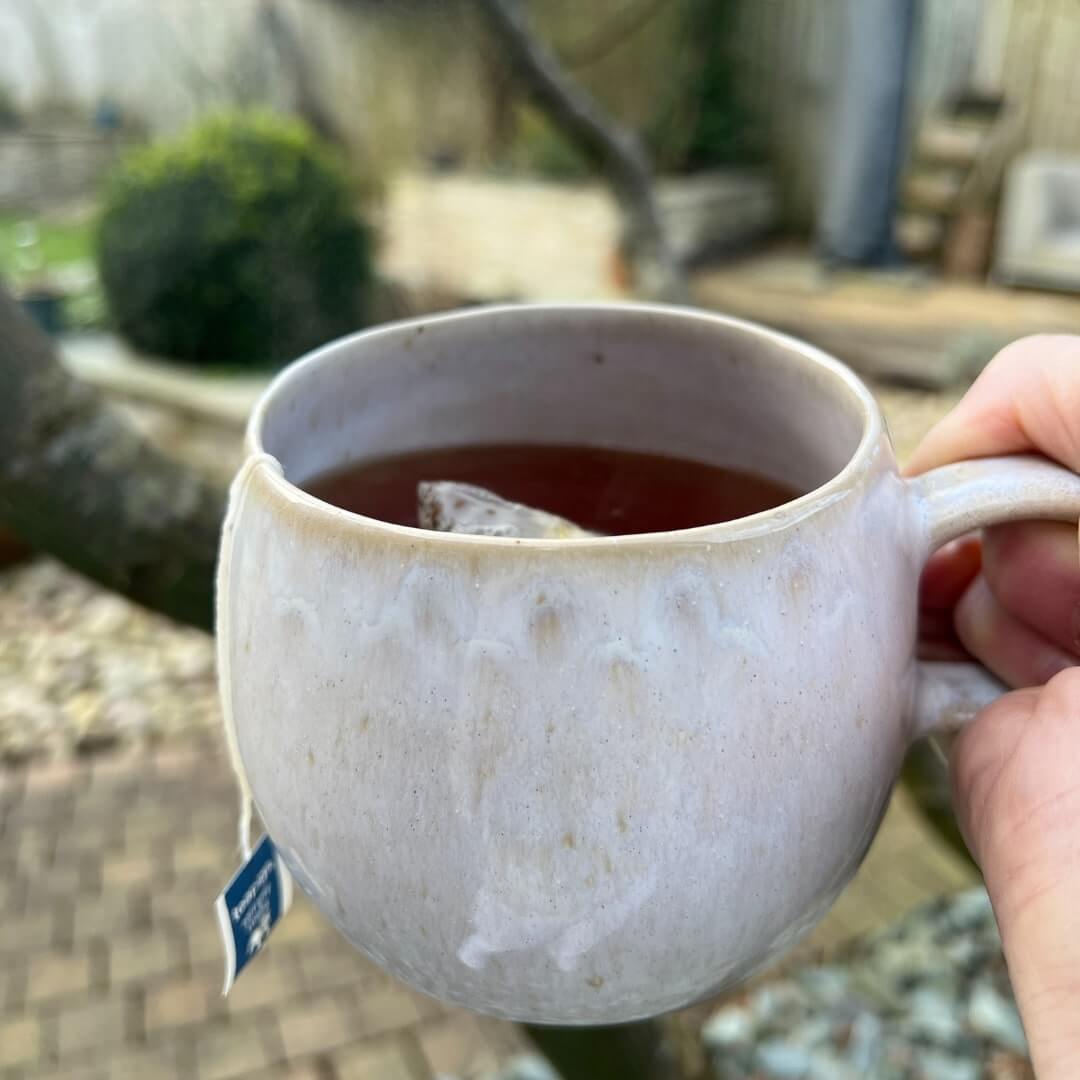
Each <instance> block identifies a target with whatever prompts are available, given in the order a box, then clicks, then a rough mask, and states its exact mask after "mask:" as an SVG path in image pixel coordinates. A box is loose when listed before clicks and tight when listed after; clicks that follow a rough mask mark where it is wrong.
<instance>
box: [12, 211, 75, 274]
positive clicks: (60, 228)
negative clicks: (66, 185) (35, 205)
mask: <svg viewBox="0 0 1080 1080" xmlns="http://www.w3.org/2000/svg"><path fill="white" fill-rule="evenodd" d="M22 223H30V224H32V225H33V226H34V227H35V228H36V230H37V234H38V248H39V250H40V252H41V255H42V258H43V259H44V262H45V266H46V267H47V268H49V269H56V268H58V267H62V266H70V265H71V264H72V263H78V262H84V261H89V260H90V259H92V258H93V250H94V249H93V233H94V223H93V221H90V220H85V221H51V220H50V219H49V218H47V217H34V216H28V215H23V214H10V213H7V214H0V273H4V274H12V273H16V272H17V271H18V268H19V262H18V252H19V246H18V243H17V238H18V234H19V226H20V224H22Z"/></svg>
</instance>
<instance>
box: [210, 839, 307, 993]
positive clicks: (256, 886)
mask: <svg viewBox="0 0 1080 1080" xmlns="http://www.w3.org/2000/svg"><path fill="white" fill-rule="evenodd" d="M291 903H292V879H291V878H290V877H289V871H288V870H286V869H285V865H284V863H282V861H281V858H280V856H279V855H278V853H277V851H276V850H275V848H274V843H273V841H272V840H271V839H270V837H269V836H264V837H263V838H262V839H261V840H260V841H259V842H258V844H256V845H255V850H254V851H253V852H252V853H251V858H249V859H248V861H247V862H246V863H244V865H243V866H241V867H240V869H239V870H237V871H236V873H235V874H234V875H233V876H232V880H231V881H230V882H229V884H228V885H226V886H225V888H224V889H222V890H221V895H220V896H219V897H218V898H217V900H216V901H215V903H214V910H215V911H216V912H217V918H218V927H219V929H220V930H221V941H222V944H223V945H224V947H225V985H224V987H222V990H221V992H222V994H227V993H228V992H229V990H230V989H232V984H233V982H234V981H235V980H236V976H237V975H239V974H240V972H241V971H243V970H244V968H245V967H247V965H248V964H249V963H250V962H251V961H252V960H254V959H255V957H256V956H257V955H258V953H259V950H260V949H262V947H263V945H265V944H266V939H267V938H268V937H269V936H270V931H271V930H272V929H273V928H274V924H275V923H277V922H278V920H279V919H281V917H282V916H283V915H284V914H285V912H287V911H288V910H289V905H290V904H291Z"/></svg>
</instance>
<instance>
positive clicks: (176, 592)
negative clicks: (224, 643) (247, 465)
mask: <svg viewBox="0 0 1080 1080" xmlns="http://www.w3.org/2000/svg"><path fill="white" fill-rule="evenodd" d="M224 510H225V495H224V492H222V491H219V490H217V489H216V488H215V487H214V486H213V485H211V484H210V483H209V482H207V481H206V480H204V479H203V478H202V477H201V476H200V475H199V474H198V473H196V472H194V471H193V470H192V469H190V468H189V467H186V466H184V465H182V464H180V463H179V462H175V461H172V460H171V459H169V458H168V457H166V456H165V455H164V454H162V453H160V452H159V451H158V450H157V449H155V448H154V447H152V446H151V445H149V444H148V443H147V442H146V441H145V440H144V439H143V438H142V436H141V435H139V434H138V433H137V432H136V431H135V430H134V428H132V427H131V425H130V424H128V423H126V422H125V420H124V419H123V418H122V417H121V416H120V415H119V414H118V413H117V412H115V411H114V410H113V409H111V408H110V407H109V406H108V404H107V403H106V402H105V401H104V399H103V398H102V397H101V395H100V394H99V393H98V392H97V391H95V390H93V389H92V388H91V387H89V386H87V385H86V384H85V383H81V382H79V381H78V380H76V379H74V378H73V377H72V376H71V375H69V374H68V373H67V371H66V370H65V369H64V367H63V366H62V365H61V363H60V361H59V359H58V358H57V356H56V353H55V350H54V349H53V345H52V342H51V341H50V340H49V338H47V337H46V336H45V335H44V334H43V333H42V332H41V331H40V330H39V329H38V328H37V327H36V326H35V324H34V323H33V322H32V321H31V320H30V318H29V317H28V316H27V315H26V314H25V313H24V312H23V311H22V310H21V309H20V307H19V305H18V304H17V303H16V302H15V301H14V300H13V299H12V298H11V296H10V295H9V294H8V293H7V292H6V291H5V290H4V289H3V288H0V522H3V524H4V525H5V526H8V527H9V528H11V529H12V531H13V532H15V533H16V535H18V536H19V537H20V538H21V539H22V540H23V541H25V542H26V543H28V544H29V545H31V546H32V547H33V548H34V549H35V550H37V551H41V552H45V553H47V554H50V555H54V556H56V557H57V558H58V559H61V560H62V561H63V562H65V563H67V564H68V565H69V566H71V567H73V568H74V569H75V570H78V571H80V572H81V573H83V574H85V575H86V576H87V577H90V578H93V579H94V580H95V581H98V582H100V583H101V584H102V585H104V586H106V587H107V588H109V589H112V590H114V591H115V592H119V593H123V594H124V595H126V596H129V597H131V598H132V599H134V600H137V601H138V602H139V603H141V604H144V605H146V606H147V607H149V608H152V609H154V610H156V611H160V612H163V613H164V614H166V615H170V616H172V617H173V618H174V619H178V620H180V621H182V622H187V623H191V624H193V625H195V626H200V627H202V628H204V629H210V628H211V627H212V625H213V600H214V567H215V564H216V561H217V548H218V538H219V535H220V531H221V523H222V518H223V516H224Z"/></svg>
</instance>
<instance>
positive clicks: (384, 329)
mask: <svg viewBox="0 0 1080 1080" xmlns="http://www.w3.org/2000/svg"><path fill="white" fill-rule="evenodd" d="M567 312H576V313H583V314H587V313H590V312H595V313H597V314H604V315H612V314H618V313H620V312H635V313H638V314H651V315H653V316H658V317H662V318H668V319H678V320H686V321H690V322H697V323H702V324H709V325H712V326H716V327H727V328H729V329H735V330H742V331H745V332H748V333H751V334H754V335H756V336H758V337H762V338H765V339H767V340H769V341H771V342H772V343H773V344H775V345H777V346H778V347H780V348H782V349H785V350H786V351H788V352H790V353H792V354H795V355H797V356H798V357H800V358H801V360H802V361H803V362H804V363H806V364H807V365H810V366H812V367H814V368H815V369H816V370H817V371H818V372H820V373H821V374H823V375H824V376H825V377H827V378H828V379H830V380H831V381H832V382H833V383H834V385H837V386H840V387H842V388H843V389H844V390H845V391H847V393H848V395H849V396H850V398H851V399H852V400H853V401H855V402H856V403H857V404H858V405H859V407H860V409H861V420H862V432H861V434H860V436H859V442H858V445H857V446H856V448H855V450H854V452H853V453H852V454H851V456H850V457H849V458H848V460H847V461H846V463H845V464H844V466H843V468H841V469H840V470H839V471H838V472H836V473H834V474H833V475H832V476H831V477H830V478H829V479H828V480H826V481H825V482H824V483H823V484H819V485H818V486H817V487H815V488H812V489H811V490H810V491H807V492H805V493H804V494H802V495H799V496H797V497H796V498H794V499H789V500H788V501H787V502H783V503H780V504H779V505H778V506H773V507H770V508H768V509H767V510H761V511H759V512H758V513H756V514H748V515H746V516H744V517H738V518H732V519H730V520H728V521H719V522H713V523H710V524H706V525H695V526H692V527H690V528H686V529H668V530H663V531H658V532H647V533H627V534H624V535H619V534H615V535H610V536H586V537H574V538H566V539H552V538H544V539H540V538H537V537H516V536H485V535H477V534H474V533H455V532H439V531H435V530H431V529H423V528H420V527H419V526H416V525H399V524H397V523H395V522H390V521H382V520H381V519H379V518H374V517H368V516H366V515H364V514H358V513H356V512H355V511H352V510H346V509H344V508H343V507H340V506H336V505H335V504H333V503H329V502H326V501H325V500H323V499H320V498H318V497H317V496H315V495H312V494H310V493H309V492H307V491H305V490H304V489H303V488H301V487H299V486H298V485H296V484H294V483H293V482H292V481H291V480H289V479H287V478H286V476H285V472H284V468H283V467H282V465H281V462H280V461H279V460H278V459H277V458H276V457H274V456H273V455H272V454H270V453H269V452H268V451H267V450H266V449H265V447H264V446H263V441H262V434H263V424H264V421H265V419H266V413H267V410H268V409H269V408H270V405H271V403H272V402H273V401H274V400H275V399H276V398H277V397H278V396H279V395H280V394H281V393H282V392H283V391H284V390H285V389H286V388H288V387H290V386H291V385H293V384H294V383H296V382H298V381H299V380H301V379H304V378H307V377H308V376H309V375H310V374H311V372H312V371H313V370H315V369H317V368H318V367H319V366H320V365H321V364H323V363H326V362H328V361H329V360H330V359H331V358H332V357H334V356H337V355H338V354H339V353H341V352H342V351H346V350H348V349H350V348H352V347H354V346H355V345H356V343H357V342H358V341H361V340H363V341H364V342H368V341H371V340H373V339H377V338H380V337H391V336H393V335H397V334H401V333H402V332H406V331H416V330H417V329H419V328H421V327H424V328H429V327H431V326H433V325H435V324H442V323H448V322H455V321H461V320H469V319H484V318H491V317H492V316H505V315H507V314H511V315H512V314H514V313H528V314H532V315H536V314H539V315H544V314H554V315H557V314H564V313H567ZM882 431H883V421H882V417H881V410H880V408H879V407H878V404H877V401H876V400H875V398H874V395H873V394H872V393H871V392H870V389H869V387H868V386H867V385H866V384H865V383H864V382H863V381H862V379H860V378H859V376H858V375H856V374H855V372H854V371H852V370H851V368H850V367H848V366H847V365H846V364H844V363H843V362H842V361H840V360H838V359H836V358H835V357H834V356H831V355H830V354H829V353H827V352H825V351H824V350H823V349H819V348H818V347H817V346H816V345H811V344H810V343H809V342H806V341H802V340H801V339H799V338H797V337H793V336H792V335H790V334H785V333H783V332H781V331H779V330H773V329H771V328H770V327H767V326H764V325H763V324H761V323H758V322H755V321H753V320H751V319H742V318H738V317H736V316H734V315H725V314H722V313H720V312H714V311H708V310H705V309H700V308H692V307H684V306H678V305H669V304H656V303H641V302H634V301H629V302H623V301H579V302H567V303H557V302H543V303H525V304H488V305H482V306H477V307H472V308H467V309H465V310H458V311H449V312H439V313H436V314H433V315H422V316H418V317H415V318H410V319H399V320H396V321H394V322H389V323H383V324H380V325H379V326H375V327H368V328H365V329H363V330H358V331H356V332H354V333H352V334H346V335H344V336H343V337H339V338H335V339H334V340H333V341H329V342H327V343H326V344H325V345H321V346H319V347H318V348H317V349H313V350H312V351H310V352H308V353H305V354H304V355H303V356H301V357H299V358H297V359H296V360H294V361H292V362H291V363H290V364H289V365H288V366H287V367H285V368H283V369H282V370H281V371H280V372H278V374H277V375H275V376H274V378H273V379H272V380H271V381H270V383H269V384H268V385H267V386H266V388H265V389H264V390H263V392H262V393H261V394H260V395H259V398H258V400H257V401H256V403H255V406H254V408H253V409H252V411H251V414H250V416H249V417H248V421H247V425H246V429H245V436H244V446H245V454H244V456H245V460H248V459H252V458H256V459H258V461H259V462H261V463H263V464H265V465H267V466H268V467H267V468H266V469H263V470H262V472H263V473H264V475H265V477H266V479H267V482H268V483H269V485H270V488H271V491H272V492H273V494H275V495H278V496H279V497H281V498H282V499H283V500H285V501H286V502H288V503H290V504H291V505H294V506H297V507H298V508H299V509H302V510H303V511H305V512H307V513H315V514H317V515H319V516H321V517H322V518H323V519H324V520H325V521H327V522H328V523H334V524H337V525H346V526H350V527H362V528H364V529H374V530H376V531H378V532H380V533H382V534H384V535H386V536H390V537H399V538H400V539H403V540H408V541H410V542H412V543H416V542H417V541H418V540H420V541H425V542H428V543H437V544H444V545H445V544H458V545H463V546H464V545H473V546H475V545H483V546H487V547H493V546H494V547H509V548H530V549H534V550H535V549H544V548H547V549H552V548H558V549H559V550H566V549H568V548H578V549H580V548H594V549H595V548H607V549H610V548H612V547H616V546H617V547H626V546H633V545H640V544H650V543H655V542H657V541H661V540H672V541H691V542H692V541H701V542H709V543H715V542H719V541H727V540H738V539H743V538H746V537H752V536H759V535H761V534H762V533H766V532H770V531H772V530H774V529H777V528H781V527H783V526H786V525H790V524H791V523H792V522H793V521H799V520H801V519H803V518H804V517H807V516H809V515H810V514H813V513H815V512H816V511H818V510H820V509H822V508H824V507H825V506H828V505H830V504H831V503H833V502H834V501H835V500H836V499H837V498H838V497H841V496H843V495H844V494H845V493H846V492H848V491H850V490H852V489H853V488H854V487H855V486H856V485H857V483H858V481H859V480H860V479H861V478H862V477H863V475H864V474H865V473H866V472H867V470H868V469H869V467H870V464H871V460H872V457H873V453H874V448H875V447H876V445H877V443H878V441H879V439H880V437H881V435H882Z"/></svg>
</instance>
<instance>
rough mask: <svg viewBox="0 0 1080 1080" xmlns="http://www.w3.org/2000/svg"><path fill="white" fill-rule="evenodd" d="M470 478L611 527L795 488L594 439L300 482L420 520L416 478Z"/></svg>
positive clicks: (753, 503) (702, 515) (761, 500)
mask: <svg viewBox="0 0 1080 1080" xmlns="http://www.w3.org/2000/svg"><path fill="white" fill-rule="evenodd" d="M436 480H450V481H455V482H457V483H467V484H476V485H477V486H479V487H482V488H486V489H487V490H488V491H492V492H494V493H495V494H496V495H501V496H502V497H503V498H504V499H510V500H512V501H513V502H519V503H523V504H524V505H526V506H530V507H532V508H534V509H536V510H546V511H548V513H551V514H558V515H559V516H560V517H564V518H566V519H567V520H568V521H572V522H573V523H574V524H575V525H579V526H581V528H583V529H590V530H592V531H594V532H599V533H608V534H626V533H646V532H663V531H666V530H668V529H689V528H693V527H694V526H697V525H710V524H715V523H716V522H720V521H730V520H732V519H733V518H739V517H746V516H747V515H748V514H756V513H758V512H760V511H762V510H768V509H770V508H771V507H774V506H779V505H780V504H781V503H785V502H788V501H790V500H791V499H794V498H795V497H796V496H797V495H798V494H800V493H799V492H797V491H795V490H793V489H792V488H790V487H787V486H785V485H783V484H778V483H776V482H775V481H773V480H769V479H766V478H765V477H763V476H757V475H755V474H754V473H750V472H743V471H741V470H739V469H729V468H725V467H722V466H718V465H705V464H702V463H701V462H698V461H686V460H683V459H680V458H674V457H665V456H663V455H660V454H642V453H637V452H634V451H629V450H608V449H600V448H597V447H591V446H538V445H533V444H526V443H523V444H513V445H497V446H491V445H489V446H454V447H443V448H441V449H433V450H420V451H415V452H412V453H408V454H400V455H397V456H395V457H385V458H377V459H374V460H372V461H363V462H358V463H356V464H352V465H348V466H346V467H345V468H343V469H338V470H334V471H332V472H327V473H323V474H322V475H320V476H316V477H314V478H313V479H311V480H309V481H308V482H307V483H305V484H303V485H302V486H303V487H304V489H305V490H307V491H308V492H310V493H311V494H312V495H314V496H316V498H319V499H322V500H323V501H324V502H328V503H334V504H335V505H337V506H340V507H343V508H344V509H346V510H351V511H353V512H354V513H358V514H364V515H366V516H367V517H373V518H379V519H380V520H382V521H389V522H393V523H394V524H398V525H416V524H417V499H416V487H417V484H419V483H421V482H422V481H436Z"/></svg>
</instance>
